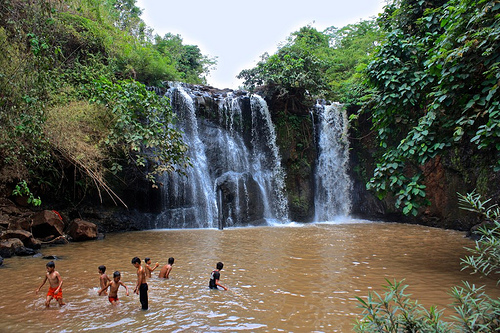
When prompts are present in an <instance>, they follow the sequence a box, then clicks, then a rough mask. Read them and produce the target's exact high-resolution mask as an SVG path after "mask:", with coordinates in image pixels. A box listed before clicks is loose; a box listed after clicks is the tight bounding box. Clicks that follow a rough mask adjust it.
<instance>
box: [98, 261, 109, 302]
mask: <svg viewBox="0 0 500 333" xmlns="http://www.w3.org/2000/svg"><path fill="white" fill-rule="evenodd" d="M97 269H98V270H99V285H100V286H101V290H100V291H99V296H106V295H107V294H108V287H106V288H104V287H105V286H107V285H108V282H111V279H110V278H109V276H108V275H107V274H106V266H104V265H101V266H99V267H98V268H97Z"/></svg>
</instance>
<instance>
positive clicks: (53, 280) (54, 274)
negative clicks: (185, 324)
mask: <svg viewBox="0 0 500 333" xmlns="http://www.w3.org/2000/svg"><path fill="white" fill-rule="evenodd" d="M144 262H145V268H144V267H142V265H141V259H139V258H138V257H134V258H132V265H134V267H135V268H136V269H137V283H136V285H135V288H134V293H135V294H138V295H139V300H140V302H141V308H142V309H143V310H147V309H148V308H149V305H148V284H147V280H146V279H147V278H151V272H153V271H154V270H155V269H156V268H158V266H159V264H158V263H155V265H154V267H152V266H151V259H150V258H145V259H144ZM173 264H174V258H173V257H170V258H168V263H167V264H166V265H165V266H163V267H162V268H161V270H160V273H159V274H158V277H159V278H163V279H168V278H169V275H170V272H171V271H172V266H173ZM223 267H224V264H223V263H222V262H218V263H217V264H216V269H215V270H213V271H212V273H211V274H210V281H209V283H208V287H209V288H210V289H218V287H221V288H222V289H224V290H227V287H225V286H223V285H222V284H221V283H220V281H219V280H220V271H221V270H222V268H223ZM46 268H47V273H46V275H45V279H44V280H43V282H42V284H41V285H40V286H39V287H38V288H37V289H36V291H35V292H36V294H38V292H39V291H40V289H41V288H42V287H43V285H44V284H45V283H46V282H47V281H49V291H48V292H47V298H46V300H45V306H46V307H49V306H50V301H51V300H52V299H55V300H56V301H57V302H58V303H59V306H63V305H65V303H64V301H63V299H62V284H63V281H62V278H61V275H60V274H59V272H58V271H56V270H55V268H56V265H55V264H54V262H53V261H49V262H48V263H47V265H46ZM98 270H99V275H100V276H99V284H100V287H101V288H100V289H99V291H98V295H99V296H105V295H107V296H108V300H109V302H110V303H111V304H113V305H116V304H118V289H119V288H120V286H123V287H125V290H126V292H127V296H128V295H129V291H128V287H127V286H126V285H125V284H124V283H123V282H121V281H120V279H121V274H120V272H119V271H116V272H114V273H113V279H110V278H109V277H108V275H107V274H106V266H104V265H101V266H99V267H98ZM108 288H109V293H108Z"/></svg>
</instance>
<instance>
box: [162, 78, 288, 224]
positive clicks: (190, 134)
mask: <svg viewBox="0 0 500 333" xmlns="http://www.w3.org/2000/svg"><path fill="white" fill-rule="evenodd" d="M167 95H168V97H169V98H170V100H171V105H172V109H173V111H174V112H175V113H176V114H177V118H178V120H179V121H178V124H177V127H178V128H179V129H180V130H181V131H183V133H184V141H185V142H186V144H187V145H188V147H189V149H188V156H189V158H190V160H191V163H192V165H193V167H192V168H188V169H187V170H185V172H186V175H185V176H184V175H178V174H166V175H164V176H163V178H162V179H161V180H160V182H161V183H162V184H163V187H162V201H163V202H162V213H161V214H159V215H158V216H157V217H156V219H155V226H156V227H157V228H213V227H217V226H219V227H221V226H222V227H229V226H244V225H257V224H267V223H268V222H270V221H272V220H279V221H285V220H286V219H287V217H288V204H287V200H286V197H285V194H284V171H283V169H282V168H281V162H280V156H279V152H278V147H277V145H276V135H275V132H274V126H273V124H272V122H271V117H270V114H269V110H268V109H267V105H266V103H265V101H264V100H263V99H262V98H261V97H259V96H255V95H253V96H249V95H247V94H240V95H239V96H235V95H234V94H232V93H228V94H226V95H225V96H224V97H222V96H216V97H214V96H213V95H210V94H208V93H207V92H203V91H197V90H194V89H191V88H189V87H185V86H182V85H175V86H174V87H172V88H171V89H169V91H168V93H167Z"/></svg>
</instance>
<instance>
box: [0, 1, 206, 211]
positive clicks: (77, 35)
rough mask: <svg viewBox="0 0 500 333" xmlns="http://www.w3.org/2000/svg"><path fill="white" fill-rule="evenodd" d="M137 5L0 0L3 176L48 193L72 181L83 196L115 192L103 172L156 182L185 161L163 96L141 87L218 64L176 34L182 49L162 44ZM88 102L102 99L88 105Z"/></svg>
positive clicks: (201, 73) (196, 75)
mask: <svg viewBox="0 0 500 333" xmlns="http://www.w3.org/2000/svg"><path fill="white" fill-rule="evenodd" d="M135 4H136V0H104V1H98V0H68V1H47V0H43V1H28V2H23V1H19V0H5V1H2V2H1V3H0V48H1V49H2V52H0V91H1V93H0V156H1V158H0V178H2V180H3V181H5V182H11V183H13V184H15V183H17V182H19V181H20V180H23V179H26V180H27V182H28V183H29V184H31V185H30V187H31V190H32V191H37V192H40V194H42V192H44V193H45V194H48V195H49V194H50V195H54V196H55V195H61V194H62V195H65V194H67V193H68V192H69V191H68V189H67V188H66V189H64V187H67V186H70V185H72V186H75V188H76V190H73V191H71V192H73V193H78V195H77V196H76V197H75V199H77V200H79V199H80V197H78V196H79V195H84V192H85V191H79V190H78V188H87V187H89V186H90V185H92V186H97V187H101V188H105V189H106V191H108V193H112V189H111V188H109V187H108V185H107V182H108V181H109V178H107V177H109V175H110V173H109V172H108V171H110V172H111V173H112V174H116V175H118V174H119V173H120V171H121V170H123V169H124V166H125V165H129V164H131V165H135V166H136V167H137V168H139V169H140V170H141V171H144V173H145V174H146V175H147V177H148V178H149V179H152V180H154V174H156V173H158V172H163V171H172V170H175V171H179V169H181V168H183V167H185V166H186V165H187V164H188V161H186V160H185V158H184V151H185V149H186V147H185V146H184V145H183V143H182V141H181V139H180V133H178V132H177V131H175V130H174V129H173V122H174V118H173V115H172V113H171V111H170V109H169V108H168V101H167V100H165V99H161V98H159V97H158V96H156V95H155V94H154V93H153V92H151V91H147V90H146V87H145V85H158V86H161V85H162V82H163V81H165V80H180V81H186V82H191V83H203V82H205V81H204V80H205V75H206V74H207V73H208V72H209V70H210V66H212V65H213V64H214V63H215V61H214V60H213V59H209V58H208V57H206V56H204V55H202V54H201V52H200V50H199V48H198V47H197V46H193V45H183V43H182V39H181V38H180V37H179V36H178V38H177V40H176V46H178V47H180V50H181V51H182V52H180V53H177V50H176V49H168V48H161V47H160V46H159V45H157V44H156V43H157V42H158V43H160V42H161V41H162V39H161V38H159V37H157V36H156V37H153V36H152V31H151V29H149V28H148V27H147V26H146V25H145V24H144V22H143V21H142V20H141V19H140V9H139V8H138V7H137V6H136V5H135ZM155 38H156V39H155ZM106 89H109V91H106ZM91 100H93V101H98V102H99V103H102V104H99V106H95V107H94V106H92V105H90V104H89V103H90V102H91ZM156 162H158V163H160V164H159V165H161V163H164V165H163V166H162V167H154V166H153V164H154V163H156ZM75 169H76V170H78V171H79V172H76V171H75ZM67 173H72V176H71V177H67V175H66V174H67ZM85 177H87V178H86V179H85ZM69 179H73V181H69ZM73 183H74V184H73ZM61 187H63V188H61ZM56 190H57V191H59V192H57V193H56ZM44 202H45V201H44Z"/></svg>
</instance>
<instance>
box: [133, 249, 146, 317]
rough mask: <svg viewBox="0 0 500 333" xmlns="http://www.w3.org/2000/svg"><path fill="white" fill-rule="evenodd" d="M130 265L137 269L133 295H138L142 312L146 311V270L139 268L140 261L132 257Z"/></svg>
mask: <svg viewBox="0 0 500 333" xmlns="http://www.w3.org/2000/svg"><path fill="white" fill-rule="evenodd" d="M132 265H134V267H135V268H137V283H136V284H135V289H134V293H136V294H139V300H140V301H141V306H142V309H143V310H147V309H148V307H149V306H148V284H147V283H146V270H145V269H144V268H143V267H142V266H141V259H139V258H138V257H134V258H133V259H132Z"/></svg>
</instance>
